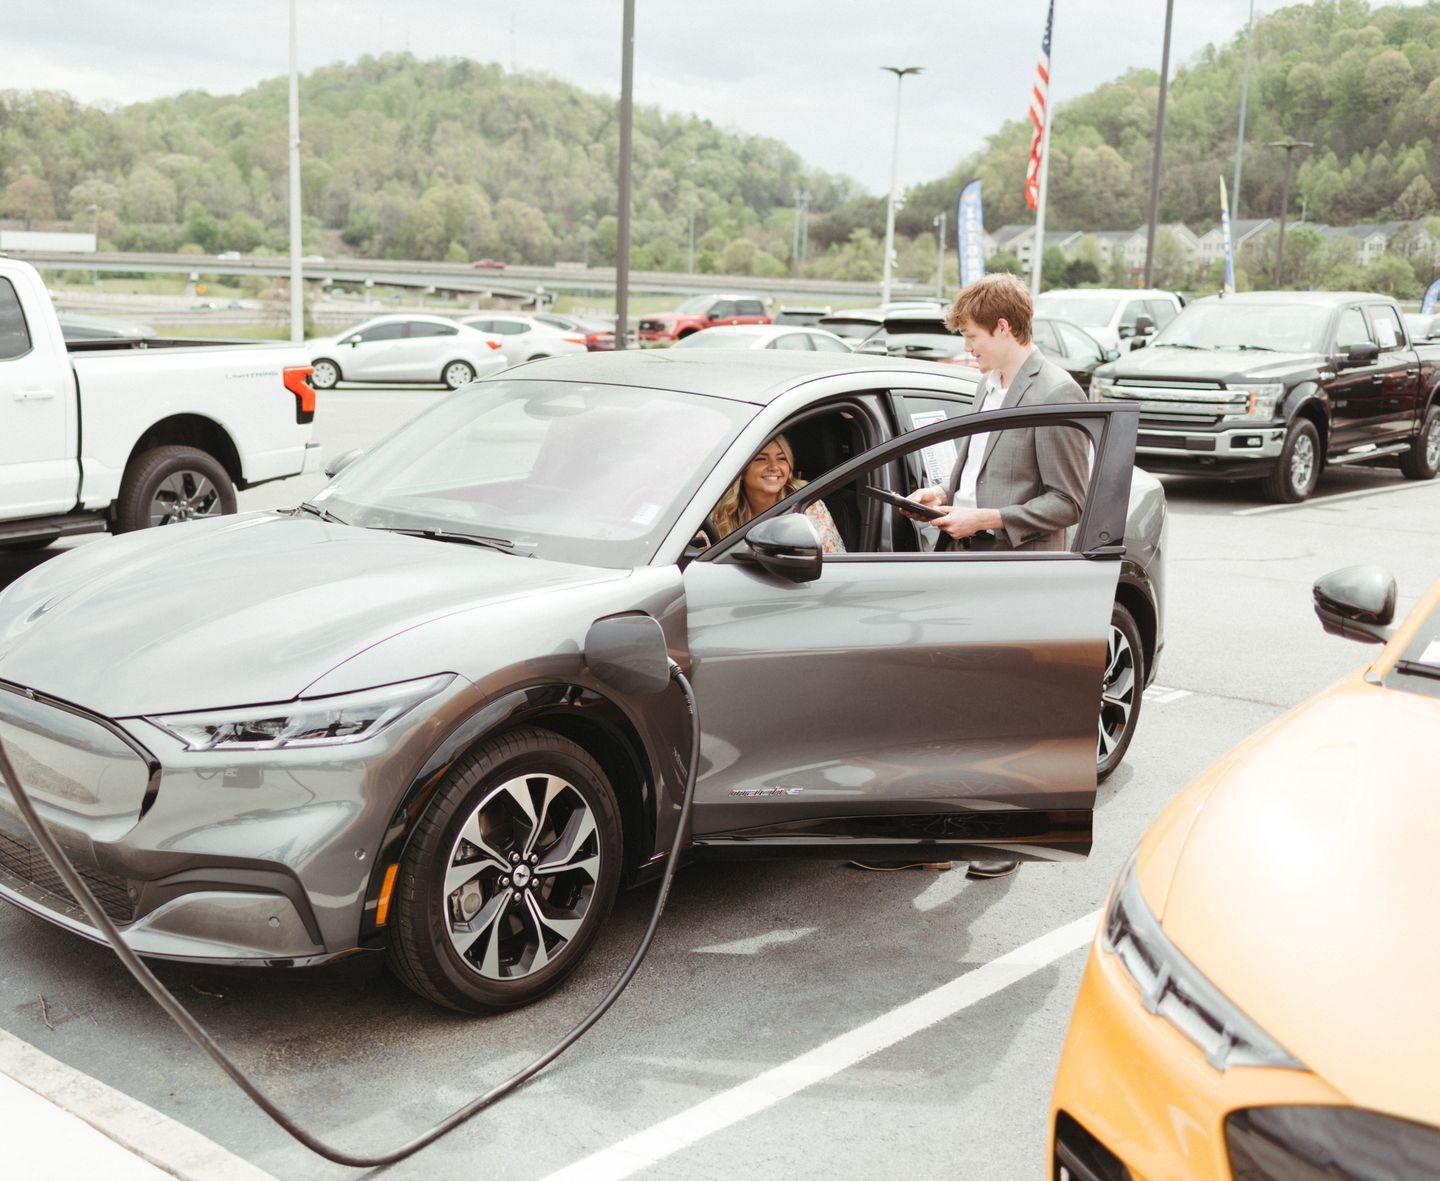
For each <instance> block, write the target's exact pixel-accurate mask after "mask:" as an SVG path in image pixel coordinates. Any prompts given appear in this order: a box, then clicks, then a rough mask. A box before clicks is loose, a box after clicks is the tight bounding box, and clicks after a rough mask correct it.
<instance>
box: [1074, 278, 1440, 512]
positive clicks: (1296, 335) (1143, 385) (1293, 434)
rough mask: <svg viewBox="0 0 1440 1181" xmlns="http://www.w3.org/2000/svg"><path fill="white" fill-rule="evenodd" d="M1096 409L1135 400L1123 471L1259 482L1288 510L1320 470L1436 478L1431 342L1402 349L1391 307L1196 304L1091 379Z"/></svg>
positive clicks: (1290, 294) (1352, 301) (1294, 297)
mask: <svg viewBox="0 0 1440 1181" xmlns="http://www.w3.org/2000/svg"><path fill="white" fill-rule="evenodd" d="M1093 394H1094V396H1095V397H1097V398H1098V399H1099V400H1102V401H1116V400H1124V401H1131V402H1139V403H1140V437H1139V446H1138V447H1137V449H1136V457H1135V462H1136V463H1137V464H1139V465H1140V466H1141V467H1143V468H1146V469H1147V470H1149V471H1152V472H1174V473H1182V474H1185V475H1194V476H1212V477H1214V478H1216V479H1229V480H1243V479H1260V480H1263V481H1264V484H1265V491H1266V494H1267V495H1268V496H1269V497H1270V498H1271V499H1273V500H1280V501H1292V502H1293V501H1300V500H1304V499H1305V498H1306V497H1308V496H1310V495H1311V494H1312V493H1313V492H1314V491H1315V486H1316V484H1317V483H1318V481H1319V479H1320V473H1321V470H1322V469H1323V468H1324V467H1325V466H1326V465H1339V464H1351V463H1365V462H1369V461H1371V460H1386V461H1391V462H1398V463H1399V466H1400V470H1401V471H1402V472H1403V473H1404V474H1405V475H1406V476H1407V477H1408V478H1410V479H1412V480H1428V479H1431V478H1433V477H1434V476H1435V474H1436V472H1437V470H1440V345H1431V344H1423V343H1422V344H1416V343H1413V342H1412V341H1411V340H1410V339H1409V338H1408V335H1407V333H1406V329H1405V322H1404V320H1403V319H1402V317H1401V315H1400V309H1399V307H1398V306H1397V305H1396V303H1395V301H1394V300H1392V299H1389V298H1387V297H1385V296H1383V295H1366V294H1363V293H1357V292H1304V291H1267V292H1252V293H1246V294H1243V295H1227V296H1223V297H1222V296H1214V297H1211V298H1208V299H1201V300H1197V301H1196V302H1194V303H1192V304H1190V305H1189V306H1187V307H1186V308H1185V310H1184V311H1183V312H1181V313H1180V315H1179V316H1177V317H1176V318H1175V319H1174V320H1172V321H1171V322H1170V323H1169V324H1168V325H1166V326H1165V328H1164V329H1163V330H1162V331H1161V332H1159V333H1158V334H1157V335H1156V336H1155V337H1154V338H1153V340H1152V341H1151V343H1150V345H1149V347H1148V348H1141V349H1138V350H1136V351H1135V352H1131V353H1128V354H1126V355H1125V356H1123V357H1121V358H1120V359H1119V360H1117V361H1113V362H1111V363H1109V364H1107V365H1103V366H1101V367H1100V368H1099V369H1097V370H1096V371H1095V382H1094V391H1093Z"/></svg>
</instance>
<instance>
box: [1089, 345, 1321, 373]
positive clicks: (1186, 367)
mask: <svg viewBox="0 0 1440 1181" xmlns="http://www.w3.org/2000/svg"><path fill="white" fill-rule="evenodd" d="M1097 339H1098V337H1097ZM1319 362H1320V358H1319V357H1318V356H1317V355H1315V354H1314V353H1267V352H1241V351H1238V350H1235V349H1172V348H1166V347H1165V346H1164V345H1151V346H1148V347H1146V348H1143V349H1135V350H1134V351H1133V352H1129V353H1126V354H1125V355H1124V356H1123V357H1121V358H1120V359H1119V360H1118V361H1112V362H1110V363H1109V364H1108V365H1105V366H1104V367H1103V368H1101V369H1100V370H1098V371H1097V374H1098V375H1103V376H1106V377H1112V378H1118V379H1119V380H1121V381H1124V380H1125V379H1126V378H1130V377H1140V378H1146V379H1157V378H1166V377H1175V378H1184V379H1186V380H1189V381H1224V382H1259V381H1280V380H1282V379H1283V378H1286V377H1292V376H1294V375H1295V374H1296V373H1299V372H1306V371H1309V370H1313V369H1316V368H1318V366H1319Z"/></svg>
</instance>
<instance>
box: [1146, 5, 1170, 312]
mask: <svg viewBox="0 0 1440 1181" xmlns="http://www.w3.org/2000/svg"><path fill="white" fill-rule="evenodd" d="M1174 17H1175V0H1165V43H1164V47H1163V48H1162V49H1161V50H1160V106H1159V108H1158V109H1157V111H1156V112H1155V155H1154V157H1153V159H1152V160H1151V163H1150V218H1149V220H1148V221H1147V222H1146V224H1145V286H1146V287H1151V286H1153V285H1154V282H1153V280H1154V278H1155V228H1156V226H1157V225H1158V224H1159V220H1160V164H1161V161H1162V158H1163V156H1164V153H1165V92H1166V91H1167V90H1168V89H1169V88H1170V25H1171V22H1172V21H1173V19H1174Z"/></svg>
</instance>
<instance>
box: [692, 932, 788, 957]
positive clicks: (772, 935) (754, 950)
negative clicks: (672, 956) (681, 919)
mask: <svg viewBox="0 0 1440 1181" xmlns="http://www.w3.org/2000/svg"><path fill="white" fill-rule="evenodd" d="M813 934H815V928H814V927H798V928H796V929H795V930H793V931H766V932H765V933H764V934H763V935H752V936H751V937H750V938H749V939H737V940H735V942H734V943H712V944H711V945H710V946H709V947H697V948H696V949H695V951H696V954H701V955H758V954H759V953H760V952H762V951H764V950H765V949H766V948H767V947H773V946H774V945H775V944H777V943H794V942H795V941H796V940H797V939H804V938H805V936H806V935H813Z"/></svg>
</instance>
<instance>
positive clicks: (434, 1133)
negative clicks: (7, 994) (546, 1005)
mask: <svg viewBox="0 0 1440 1181" xmlns="http://www.w3.org/2000/svg"><path fill="white" fill-rule="evenodd" d="M670 677H671V679H672V680H673V681H675V683H676V684H678V685H679V686H680V691H681V692H682V693H683V694H684V695H685V704H686V707H687V709H688V711H689V715H690V763H689V767H688V768H687V770H686V775H685V793H684V797H683V799H682V801H681V804H680V818H679V820H678V822H677V824H676V827H675V842H674V844H672V845H671V846H670V854H669V856H668V857H667V858H666V859H665V872H664V874H663V875H662V876H661V878H660V893H659V896H658V897H657V898H656V899H655V910H654V912H653V913H652V914H651V916H650V925H649V926H648V927H647V928H646V929H645V934H644V936H643V937H642V938H641V940H640V944H639V946H638V947H636V949H635V954H634V955H633V956H631V957H630V962H629V963H628V964H627V965H626V966H625V970H624V971H623V972H621V973H620V978H619V979H618V980H616V981H615V984H614V986H613V987H612V988H611V989H610V991H609V992H608V993H606V994H605V996H604V998H603V999H602V1000H601V1001H600V1003H599V1004H597V1005H596V1006H595V1007H594V1008H593V1009H591V1010H590V1012H589V1013H588V1014H587V1015H586V1016H585V1017H584V1018H582V1019H581V1021H580V1022H579V1023H578V1024H577V1025H576V1026H575V1027H574V1028H573V1029H571V1030H570V1032H569V1033H567V1034H566V1035H565V1036H564V1037H563V1038H561V1039H560V1040H559V1041H558V1042H556V1043H555V1045H553V1046H552V1047H551V1048H550V1049H548V1050H546V1051H545V1053H543V1054H541V1055H540V1057H538V1058H536V1059H535V1061H533V1062H532V1063H530V1065H529V1066H526V1067H525V1068H524V1069H523V1070H520V1071H517V1072H516V1073H515V1074H513V1075H511V1076H510V1077H509V1078H508V1079H506V1080H505V1081H504V1082H503V1083H500V1084H499V1085H498V1086H496V1087H493V1088H491V1089H490V1090H489V1091H486V1092H485V1093H484V1094H483V1095H480V1096H478V1097H477V1098H475V1099H473V1100H471V1101H470V1102H469V1103H467V1104H465V1106H464V1107H461V1108H459V1109H458V1110H457V1111H455V1112H453V1113H452V1114H450V1115H449V1116H447V1117H446V1118H445V1119H443V1120H441V1121H440V1122H439V1123H438V1124H436V1125H435V1126H434V1127H433V1128H431V1129H430V1130H429V1131H427V1132H423V1133H421V1134H420V1135H419V1136H416V1137H415V1138H414V1139H413V1140H410V1141H408V1142H407V1143H405V1144H402V1145H401V1146H400V1147H399V1148H395V1149H392V1150H391V1151H389V1152H381V1153H373V1154H367V1153H359V1152H346V1151H345V1150H344V1149H340V1148H334V1147H332V1146H331V1145H329V1144H327V1143H326V1142H325V1141H323V1140H321V1139H320V1138H319V1137H317V1136H315V1135H313V1134H312V1133H310V1132H308V1131H307V1130H306V1129H304V1128H302V1127H301V1126H300V1125H299V1124H298V1123H296V1122H295V1121H294V1120H293V1119H291V1118H290V1117H289V1116H288V1115H287V1114H286V1113H285V1112H284V1111H282V1110H281V1109H280V1107H279V1105H278V1104H276V1103H275V1102H274V1100H272V1099H271V1098H270V1097H269V1096H267V1095H266V1094H265V1093H264V1092H263V1091H261V1090H260V1088H259V1087H257V1086H256V1085H255V1084H254V1083H253V1082H251V1081H250V1079H249V1078H248V1077H247V1075H246V1074H245V1072H244V1071H243V1070H241V1069H240V1067H239V1066H237V1065H236V1064H235V1062H234V1061H233V1060H232V1059H231V1058H230V1056H229V1055H228V1054H226V1053H225V1051H224V1050H223V1049H221V1048H220V1046H219V1044H218V1043H217V1042H216V1041H215V1039H214V1038H212V1037H211V1036H210V1034H209V1033H208V1032H207V1031H206V1029H205V1027H204V1026H203V1025H201V1024H200V1022H199V1021H197V1020H196V1019H195V1018H194V1017H193V1016H192V1015H191V1013H190V1011H189V1010H188V1009H186V1008H185V1006H184V1005H182V1004H181V1003H180V1002H179V1001H178V1000H176V999H175V996H174V994H173V993H171V992H170V990H169V989H167V988H166V987H165V986H164V985H163V984H161V983H160V981H159V980H158V979H156V977H155V974H154V973H153V972H151V970H150V968H149V967H148V965H146V963H145V962H144V961H143V960H142V959H141V958H140V957H139V956H138V955H136V954H135V952H134V951H133V950H131V948H130V945H129V944H127V943H126V942H125V938H124V936H123V935H121V933H120V931H119V929H118V928H117V927H116V926H115V924H114V923H113V922H112V921H111V919H110V916H109V915H108V914H106V913H105V911H104V910H103V909H102V908H101V906H100V903H99V902H97V901H96V899H95V895H94V894H93V893H91V891H90V887H89V885H88V884H87V883H86V882H85V880H84V879H83V878H82V877H81V876H80V875H79V873H77V872H76V870H75V866H74V865H73V864H72V863H71V861H70V858H69V856H68V855H67V854H66V853H65V850H64V849H62V848H61V847H60V846H59V844H58V843H57V842H56V841H55V838H54V837H53V836H51V835H50V830H49V828H48V827H47V826H46V823H45V820H44V818H43V817H41V815H40V813H39V812H38V811H37V810H36V808H35V805H34V803H33V801H32V800H31V799H30V796H29V794H28V793H27V792H26V790H25V789H24V787H22V786H21V784H20V777H19V776H18V775H16V774H15V769H14V767H12V766H11V764H10V756H9V755H8V754H7V753H6V751H5V744H4V742H3V741H0V776H3V779H4V783H5V786H6V787H7V788H8V789H9V790H10V794H11V796H12V797H13V798H14V800H15V803H16V805H17V807H18V808H19V810H20V815H21V816H22V817H24V819H25V823H26V824H27V825H28V826H29V828H30V831H31V833H32V834H33V835H34V837H35V842H36V844H37V845H39V847H40V850H41V851H42V852H43V853H44V854H45V856H46V858H47V859H48V860H49V862H50V864H51V865H52V866H54V868H55V872H56V873H58V874H59V875H60V880H61V881H63V882H64V883H65V888H66V889H67V890H69V891H70V893H71V895H73V896H74V898H75V899H76V900H77V901H78V902H79V903H80V905H81V906H82V907H84V909H85V913H86V914H87V915H89V916H90V921H91V922H92V923H94V924H95V926H96V928H97V929H98V930H99V931H100V933H101V934H102V935H104V936H105V941H106V942H107V943H108V944H110V946H111V947H112V948H114V950H115V954H116V955H117V956H119V957H120V962H121V963H122V964H124V965H125V967H126V968H127V969H128V970H129V972H130V975H132V976H133V977H135V979H136V980H137V981H139V983H140V987H141V988H143V989H144V990H145V991H146V992H148V993H149V994H150V996H151V998H152V999H153V1000H154V1001H155V1003H156V1004H157V1005H159V1006H160V1007H161V1008H162V1009H164V1010H165V1012H166V1013H167V1014H168V1015H169V1016H170V1018H171V1020H173V1021H174V1022H175V1024H176V1025H178V1026H179V1027H180V1028H181V1029H182V1030H184V1032H185V1035H186V1036H187V1037H189V1039H190V1040H191V1041H192V1042H194V1043H195V1044H196V1045H197V1046H199V1047H200V1048H201V1049H202V1050H204V1051H205V1053H207V1054H208V1055H210V1058H211V1060H212V1061H214V1063H215V1065H216V1066H218V1067H219V1068H220V1069H221V1070H223V1071H224V1072H225V1073H226V1074H228V1075H229V1076H230V1078H231V1079H232V1080H233V1081H234V1083H235V1085H236V1086H237V1087H239V1088H240V1089H241V1090H242V1091H243V1092H245V1094H246V1095H247V1096H248V1097H249V1098H250V1100H251V1102H253V1103H254V1104H255V1105H256V1106H257V1107H258V1108H260V1110H261V1111H263V1112H264V1113H265V1114H266V1115H268V1116H269V1117H270V1118H271V1119H272V1120H274V1121H275V1122H276V1123H277V1124H279V1125H280V1127H281V1128H283V1129H284V1130H285V1131H286V1132H288V1133H289V1134H290V1135H291V1136H293V1137H294V1138H295V1139H296V1140H298V1141H299V1142H300V1143H301V1144H303V1145H304V1146H305V1147H306V1148H308V1149H309V1150H310V1151H311V1152H313V1153H315V1154H316V1155H317V1156H322V1157H324V1158H325V1159H326V1160H329V1161H334V1162H335V1163H336V1164H340V1165H349V1166H351V1167H353V1168H361V1169H364V1168H376V1167H381V1166H385V1165H393V1164H395V1163H396V1162H397V1161H402V1160H405V1159H406V1158H407V1157H410V1156H413V1155H414V1154H415V1153H417V1152H419V1151H420V1150H421V1149H422V1148H426V1147H428V1146H429V1145H431V1144H433V1143H435V1141H436V1140H438V1139H440V1137H441V1136H444V1135H445V1134H446V1133H447V1132H452V1131H454V1130H455V1129H456V1128H458V1127H459V1126H460V1125H461V1124H463V1123H465V1122H467V1121H468V1120H471V1119H473V1118H474V1117H475V1116H477V1115H479V1114H480V1113H481V1112H482V1111H484V1110H485V1109H486V1108H488V1107H492V1106H494V1105H495V1104H496V1103H498V1102H499V1101H500V1100H501V1099H503V1098H505V1097H506V1096H507V1095H509V1094H511V1093H512V1092H513V1091H515V1090H516V1089H517V1088H519V1087H520V1086H522V1085H523V1084H524V1083H526V1082H528V1081H529V1080H530V1079H532V1078H534V1077H535V1075H537V1074H539V1073H540V1072H541V1071H542V1070H544V1069H545V1068H546V1067H547V1066H549V1065H550V1063H552V1062H554V1061H555V1059H557V1058H558V1057H560V1055H561V1054H563V1053H565V1051H566V1050H568V1049H569V1048H570V1047H571V1046H573V1045H574V1044H575V1043H576V1042H578V1041H579V1040H580V1039H581V1038H582V1037H584V1036H585V1035H586V1034H587V1033H589V1032H590V1030H591V1028H593V1027H594V1025H595V1023H596V1022H597V1021H599V1020H600V1018H601V1017H603V1016H604V1015H605V1014H606V1012H607V1011H608V1010H609V1009H610V1006H611V1005H613V1004H614V1003H615V1002H616V1001H617V1000H618V999H619V997H620V994H621V993H622V992H624V991H625V989H626V988H628V987H629V986H630V981H631V980H632V979H634V976H635V973H636V971H637V970H638V969H639V967H640V964H641V961H643V960H644V959H645V955H646V953H647V952H648V951H649V950H650V944H651V943H652V942H653V941H654V939H655V932H656V930H657V929H658V928H659V926H660V916H661V915H662V914H663V913H664V911H665V902H666V899H667V898H668V897H669V895H670V885H671V883H672V882H673V881H674V879H675V869H676V866H677V865H678V864H679V861H680V850H681V848H682V847H683V846H684V844H685V838H686V836H687V835H688V834H689V829H690V812H691V806H692V805H693V804H694V801H695V774H696V769H697V767H698V765H699V761H700V725H699V720H698V717H697V714H696V708H695V692H694V690H693V689H692V688H691V685H690V682H689V680H687V679H686V677H685V674H684V673H682V672H681V671H680V666H679V665H677V664H676V663H675V662H674V661H673V660H672V661H670Z"/></svg>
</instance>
